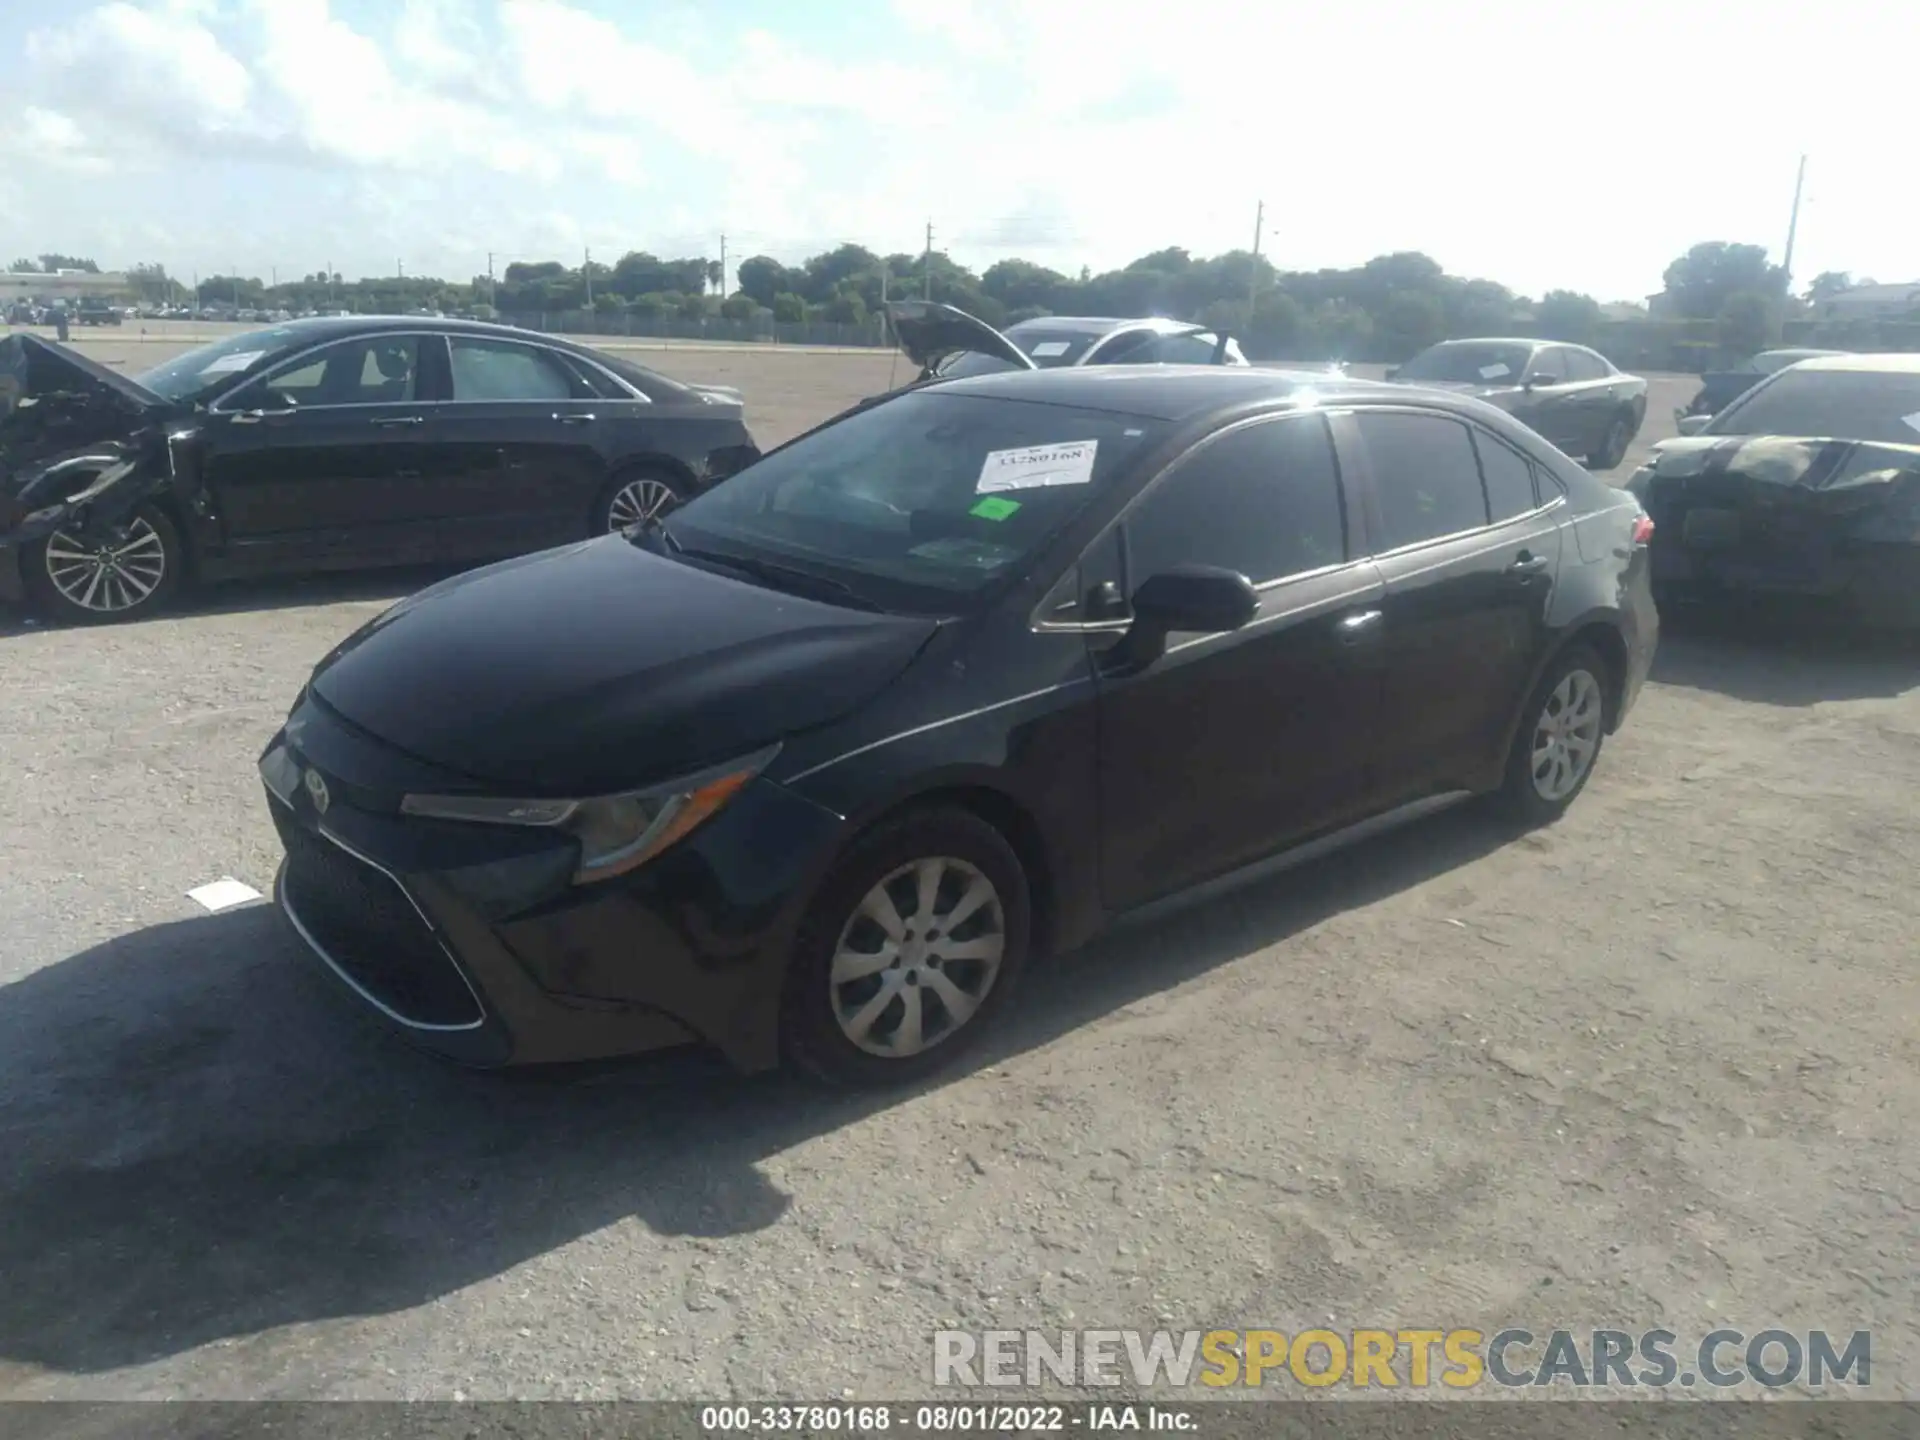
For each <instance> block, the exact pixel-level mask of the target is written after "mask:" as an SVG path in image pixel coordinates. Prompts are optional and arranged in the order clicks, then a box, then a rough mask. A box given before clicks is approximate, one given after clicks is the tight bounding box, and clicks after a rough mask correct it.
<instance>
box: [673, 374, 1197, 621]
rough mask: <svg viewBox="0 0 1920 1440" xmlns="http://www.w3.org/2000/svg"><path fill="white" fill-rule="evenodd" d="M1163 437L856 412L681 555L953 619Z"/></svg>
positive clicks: (928, 396)
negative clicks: (794, 577) (763, 567)
mask: <svg viewBox="0 0 1920 1440" xmlns="http://www.w3.org/2000/svg"><path fill="white" fill-rule="evenodd" d="M1160 429H1161V426H1160V424H1159V423H1158V422H1155V421H1151V420H1144V419H1138V418H1136V417H1133V416H1129V415H1115V414H1112V413H1110V412H1106V411H1083V410H1072V409H1067V408H1064V407H1061V406H1054V405H1039V404H1034V403H1032V402H1030V401H1023V400H1005V399H999V398H993V397H988V396H971V395H948V394H941V393H938V392H932V391H918V392H914V393H910V394H906V395H902V396H900V397H899V398H897V399H894V400H889V401H886V402H884V403H882V404H879V405H875V406H873V407H872V408H871V409H867V410H861V411H857V412H855V413H854V414H852V415H850V416H848V417H847V418H846V419H844V420H841V421H839V422H837V423H835V424H833V425H829V426H827V427H825V428H824V429H821V430H818V431H816V432H814V433H813V434H811V435H807V436H803V437H801V438H800V439H798V440H796V441H794V442H793V443H792V444H790V445H787V446H784V447H782V448H781V449H779V450H776V451H774V452H773V453H772V454H770V455H768V456H767V457H766V458H765V459H763V460H761V461H759V462H758V463H756V464H754V465H751V466H749V467H748V468H747V469H745V470H743V471H741V472H740V473H739V474H738V475H736V476H734V477H733V478H732V479H730V480H728V481H727V483H726V484H724V485H720V486H717V487H715V488H714V489H712V490H709V491H708V492H707V493H706V494H704V495H701V496H700V497H699V498H697V499H695V500H693V501H691V502H690V503H689V504H687V505H686V506H684V507H683V508H681V509H679V510H676V511H675V512H673V515H672V518H671V519H670V520H669V521H668V522H667V523H666V525H665V526H664V527H663V528H664V530H665V531H666V533H667V538H668V541H669V543H670V545H671V546H674V547H677V548H679V549H680V550H682V551H684V552H688V553H690V554H695V553H698V552H708V553H710V554H712V555H713V556H715V557H716V558H719V559H722V560H724V559H725V558H726V557H727V556H729V555H732V556H735V557H742V558H746V559H749V560H757V561H760V562H763V563H769V564H775V565H788V566H791V567H793V568H794V569H798V570H806V571H809V572H812V573H813V574H815V575H818V576H822V577H825V578H827V579H829V580H832V581H836V582H838V583H840V584H842V585H844V586H846V587H847V588H848V589H850V590H851V591H853V592H854V594H855V595H857V596H859V597H861V598H863V599H865V600H868V601H871V602H872V603H874V604H877V605H880V606H882V607H884V608H886V609H889V610H908V611H921V612H926V611H931V612H933V613H941V614H950V613H954V612H955V611H956V610H958V609H960V608H962V605H961V604H957V603H956V602H964V601H966V600H968V599H970V598H972V597H976V596H978V595H979V594H980V593H981V592H983V591H985V590H986V589H987V587H989V586H990V585H993V584H995V583H997V582H999V581H1001V580H1005V579H1008V578H1011V577H1013V576H1015V575H1017V574H1019V573H1021V572H1022V567H1023V565H1024V564H1025V563H1026V562H1028V561H1030V560H1031V559H1032V558H1033V557H1034V556H1035V554H1036V553H1037V552H1038V551H1039V550H1040V548H1041V547H1042V546H1043V545H1044V544H1045V543H1046V542H1047V541H1048V540H1050V539H1051V538H1052V537H1053V536H1054V535H1055V534H1056V533H1057V532H1058V531H1059V530H1060V529H1061V527H1063V526H1064V525H1066V524H1067V523H1068V522H1069V521H1071V520H1072V519H1073V518H1074V517H1075V516H1077V515H1078V514H1079V513H1080V512H1081V511H1082V510H1084V509H1085V508H1086V506H1087V504H1088V503H1089V502H1090V501H1091V500H1092V499H1093V498H1094V497H1095V496H1096V495H1099V494H1100V493H1102V492H1103V491H1104V490H1105V489H1106V487H1107V486H1109V485H1111V484H1112V482H1113V477H1114V476H1115V475H1116V474H1118V473H1120V472H1121V471H1122V470H1123V469H1124V468H1125V467H1126V465H1127V463H1128V462H1129V461H1130V460H1131V459H1132V458H1133V457H1134V456H1135V455H1137V454H1138V453H1139V452H1140V450H1141V449H1142V448H1143V447H1145V446H1146V445H1148V444H1150V443H1151V442H1152V441H1153V439H1154V437H1155V436H1156V435H1157V434H1158V433H1159V431H1160Z"/></svg>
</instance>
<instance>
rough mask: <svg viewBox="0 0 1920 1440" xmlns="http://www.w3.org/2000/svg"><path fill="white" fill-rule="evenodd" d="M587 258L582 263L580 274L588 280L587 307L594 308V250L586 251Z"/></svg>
mask: <svg viewBox="0 0 1920 1440" xmlns="http://www.w3.org/2000/svg"><path fill="white" fill-rule="evenodd" d="M585 254H586V259H585V260H584V261H583V262H582V263H581V266H580V276H581V278H582V279H583V280H585V281H586V282H587V308H588V309H589V310H591V309H592V308H593V251H591V250H588V251H586V252H585Z"/></svg>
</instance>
